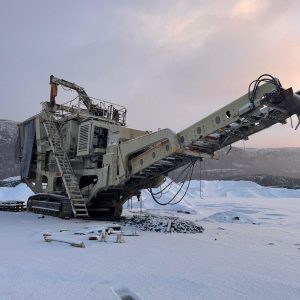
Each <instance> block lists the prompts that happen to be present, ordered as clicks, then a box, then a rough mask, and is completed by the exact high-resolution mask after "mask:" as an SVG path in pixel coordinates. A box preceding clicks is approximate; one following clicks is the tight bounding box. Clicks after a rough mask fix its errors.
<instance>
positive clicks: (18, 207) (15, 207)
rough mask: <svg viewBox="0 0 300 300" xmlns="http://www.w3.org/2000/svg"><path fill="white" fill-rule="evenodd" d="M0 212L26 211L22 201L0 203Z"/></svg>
mask: <svg viewBox="0 0 300 300" xmlns="http://www.w3.org/2000/svg"><path fill="white" fill-rule="evenodd" d="M0 210H5V211H24V210H26V205H25V203H24V201H5V202H1V201H0Z"/></svg>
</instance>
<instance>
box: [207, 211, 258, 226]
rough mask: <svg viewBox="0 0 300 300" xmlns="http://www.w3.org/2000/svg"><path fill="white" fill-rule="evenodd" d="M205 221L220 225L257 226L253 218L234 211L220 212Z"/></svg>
mask: <svg viewBox="0 0 300 300" xmlns="http://www.w3.org/2000/svg"><path fill="white" fill-rule="evenodd" d="M203 221H210V222H218V223H239V224H257V222H256V221H255V220H254V219H252V218H251V217H249V216H247V215H245V214H242V213H239V212H234V211H224V212H218V213H215V214H213V215H211V216H209V217H207V218H205V219H203Z"/></svg>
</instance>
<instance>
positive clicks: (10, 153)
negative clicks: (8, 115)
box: [0, 120, 19, 179]
mask: <svg viewBox="0 0 300 300" xmlns="http://www.w3.org/2000/svg"><path fill="white" fill-rule="evenodd" d="M16 136H17V123H16V122H13V121H8V120H0V179H3V178H6V177H8V176H16V175H18V174H19V167H18V164H17V163H16V162H15V140H16Z"/></svg>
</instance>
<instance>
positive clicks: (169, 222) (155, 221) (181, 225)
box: [122, 214, 204, 233]
mask: <svg viewBox="0 0 300 300" xmlns="http://www.w3.org/2000/svg"><path fill="white" fill-rule="evenodd" d="M122 223H123V224H124V225H131V226H135V227H136V228H138V229H140V230H142V231H156V232H178V233H201V232H203V231H204V228H203V227H202V226H198V225H197V224H195V223H194V222H192V221H188V220H183V219H180V218H177V217H167V216H155V215H151V214H144V215H135V216H133V217H132V218H126V219H123V220H122Z"/></svg>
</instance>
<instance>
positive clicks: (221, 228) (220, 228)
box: [217, 227, 225, 230]
mask: <svg viewBox="0 0 300 300" xmlns="http://www.w3.org/2000/svg"><path fill="white" fill-rule="evenodd" d="M217 229H218V230H225V228H223V227H218V228H217Z"/></svg>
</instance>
